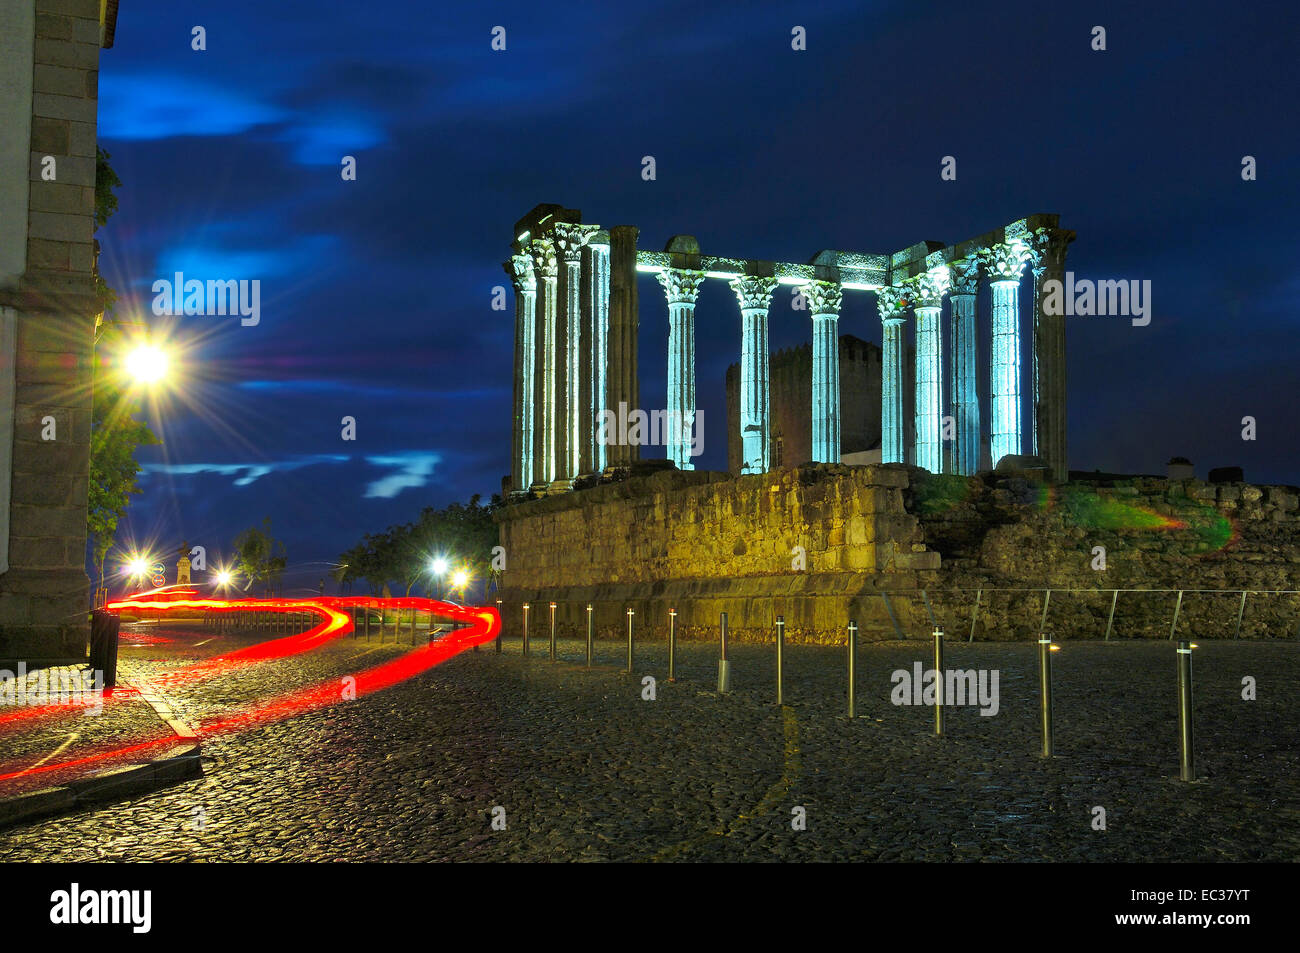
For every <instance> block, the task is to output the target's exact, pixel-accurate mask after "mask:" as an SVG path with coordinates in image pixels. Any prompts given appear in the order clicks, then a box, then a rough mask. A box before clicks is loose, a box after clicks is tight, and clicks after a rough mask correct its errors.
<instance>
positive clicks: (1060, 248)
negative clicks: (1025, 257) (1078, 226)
mask: <svg viewBox="0 0 1300 953" xmlns="http://www.w3.org/2000/svg"><path fill="white" fill-rule="evenodd" d="M1073 239H1074V232H1071V231H1067V230H1065V229H1063V228H1046V227H1044V228H1036V229H1034V232H1033V234H1032V235H1030V237H1029V249H1030V254H1031V259H1030V262H1031V264H1032V266H1033V269H1034V274H1035V275H1041V274H1042V273H1043V272H1044V271H1050V272H1052V273H1053V274H1059V273H1061V272H1062V271H1064V270H1065V249H1066V246H1068V245H1069V244H1070V242H1071V241H1072V240H1073Z"/></svg>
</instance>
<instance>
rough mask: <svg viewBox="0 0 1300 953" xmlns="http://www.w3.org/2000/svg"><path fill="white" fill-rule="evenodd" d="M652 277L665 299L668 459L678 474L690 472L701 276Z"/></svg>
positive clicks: (673, 272) (670, 272) (673, 271)
mask: <svg viewBox="0 0 1300 953" xmlns="http://www.w3.org/2000/svg"><path fill="white" fill-rule="evenodd" d="M655 277H656V278H658V279H659V284H661V285H662V286H663V289H664V294H665V295H667V297H668V440H667V443H668V448H667V449H668V459H669V460H671V461H673V463H675V464H676V465H677V469H679V470H694V469H695V464H694V463H693V462H692V460H691V455H690V442H691V434H692V433H693V432H694V428H695V299H696V297H697V296H698V295H699V293H700V285H702V284H703V283H704V272H702V271H692V270H689V269H684V268H665V269H664V270H663V271H661V272H659V273H658V274H657V275H656V276H655Z"/></svg>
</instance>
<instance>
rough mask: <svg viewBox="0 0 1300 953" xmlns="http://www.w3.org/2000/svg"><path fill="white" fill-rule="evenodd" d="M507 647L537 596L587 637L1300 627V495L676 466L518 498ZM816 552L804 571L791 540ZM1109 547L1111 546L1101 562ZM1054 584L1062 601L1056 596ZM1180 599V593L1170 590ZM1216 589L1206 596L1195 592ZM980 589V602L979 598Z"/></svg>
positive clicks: (1217, 631) (1147, 481) (505, 527)
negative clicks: (721, 620)
mask: <svg viewBox="0 0 1300 953" xmlns="http://www.w3.org/2000/svg"><path fill="white" fill-rule="evenodd" d="M499 520H500V529H501V543H502V545H503V546H504V547H505V548H506V556H507V570H506V574H505V579H504V588H503V591H502V599H503V605H502V609H503V614H504V621H505V631H506V635H507V638H510V637H516V638H517V637H518V634H519V629H520V623H521V620H522V605H523V604H524V603H525V602H527V603H529V604H530V605H531V606H532V607H533V608H532V610H531V630H532V634H533V636H534V637H536V638H542V639H544V638H545V637H546V635H547V634H548V627H549V618H548V609H549V603H550V602H551V601H554V602H555V603H556V604H557V623H558V626H557V627H558V630H559V631H560V633H561V634H562V635H565V636H576V635H580V634H582V633H584V632H585V630H586V611H585V607H586V605H587V604H588V603H590V604H591V605H592V606H593V611H594V620H595V626H596V629H597V632H598V634H599V635H600V636H601V637H618V638H624V637H625V636H626V631H627V616H626V610H627V609H628V608H631V609H633V610H634V612H635V616H634V624H635V627H636V632H637V634H638V635H637V637H638V638H652V639H653V638H663V637H664V635H665V633H666V630H667V619H668V610H669V609H673V608H675V609H677V610H678V617H677V618H678V623H677V625H678V633H679V635H680V636H681V637H682V638H688V639H689V638H707V639H716V638H717V631H718V616H719V614H720V613H722V612H726V613H727V614H728V621H729V628H730V631H731V632H732V633H733V634H734V635H735V636H736V637H737V638H739V639H750V640H770V639H771V637H772V631H773V629H772V624H773V622H774V620H775V618H776V616H778V615H782V616H784V617H785V619H786V623H787V635H788V636H789V638H790V639H791V640H792V641H817V642H843V641H844V638H845V624H846V622H847V621H848V620H849V619H854V620H856V621H857V622H858V623H859V626H860V637H861V638H862V639H863V640H864V641H869V640H873V639H876V640H879V639H894V638H898V637H900V636H901V637H904V638H926V637H928V633H929V631H930V628H931V626H932V624H938V625H941V626H943V627H944V629H945V631H946V632H947V633H948V637H949V638H950V639H962V640H964V639H966V638H968V637H970V635H971V632H972V622H974V637H975V638H977V639H981V640H985V639H994V640H1028V639H1030V638H1033V637H1036V634H1037V632H1038V627H1039V625H1040V623H1041V622H1042V619H1043V608H1044V603H1045V602H1047V609H1048V613H1047V628H1048V630H1049V631H1051V632H1052V634H1053V635H1054V636H1056V637H1058V638H1061V639H1067V638H1102V637H1103V636H1104V634H1105V632H1106V625H1107V619H1108V617H1109V615H1110V609H1111V603H1112V594H1113V590H1115V589H1121V590H1142V591H1125V592H1121V593H1120V596H1119V598H1118V602H1117V604H1116V609H1115V614H1114V619H1113V637H1114V638H1120V639H1122V638H1168V637H1169V633H1170V625H1171V622H1172V620H1173V614H1174V608H1175V606H1176V604H1177V599H1178V596H1177V590H1179V589H1183V590H1185V591H1184V595H1183V601H1182V605H1181V608H1180V609H1179V623H1178V629H1177V633H1178V637H1180V638H1189V637H1190V638H1198V639H1208V638H1232V637H1233V636H1234V635H1235V634H1236V631H1237V629H1236V621H1237V615H1238V612H1239V609H1240V595H1239V594H1238V593H1235V592H1229V590H1235V589H1251V590H1253V591H1254V592H1253V593H1252V595H1250V596H1249V597H1248V599H1247V603H1246V610H1245V612H1244V614H1243V616H1242V624H1241V630H1240V634H1241V637H1243V638H1253V637H1275V638H1294V637H1296V636H1297V634H1298V632H1297V625H1298V624H1300V598H1297V596H1295V595H1292V594H1287V593H1277V592H1266V590H1296V589H1300V490H1297V489H1296V488H1294V487H1284V486H1270V487H1257V486H1251V485H1244V484H1225V485H1218V486H1215V485H1209V484H1204V483H1198V482H1196V481H1181V482H1170V481H1167V480H1163V479H1155V478H1137V479H1133V480H1125V481H1076V482H1073V483H1069V484H1061V485H1050V484H1041V483H1036V482H1033V481H1031V480H1028V479H1026V478H1024V477H1020V476H1015V475H1009V476H1003V475H993V474H986V475H983V476H978V477H956V476H934V475H931V474H929V473H927V472H926V471H924V470H919V469H915V468H911V467H906V466H902V465H898V464H892V465H883V466H868V467H846V466H832V465H818V466H804V467H798V468H791V469H781V470H776V471H773V472H771V473H769V474H766V475H764V476H746V477H733V476H731V475H729V474H723V473H706V472H694V473H680V472H677V471H672V470H669V471H664V472H661V473H658V474H655V475H654V476H649V477H644V476H643V477H634V478H632V479H629V480H627V481H625V482H620V483H611V484H603V485H600V486H595V487H591V488H588V489H584V490H579V491H576V492H574V493H570V494H565V495H561V496H556V497H548V498H546V499H542V500H535V501H530V502H527V503H523V504H518V505H514V506H511V507H508V508H507V509H506V510H505V511H503V513H502V514H501V515H500V516H499ZM796 546H801V547H803V548H804V551H805V553H806V563H805V564H804V567H803V568H799V567H798V566H797V565H794V564H793V562H792V561H793V560H794V558H795V557H794V555H792V550H793V549H794V547H796ZM1096 547H1102V548H1104V549H1105V568H1104V569H1101V568H1093V567H1094V565H1097V566H1100V565H1101V563H1100V562H1098V561H1097V558H1098V553H1096V552H1095V551H1094V550H1095V548H1096ZM1048 589H1052V590H1053V591H1052V595H1051V596H1050V597H1048V596H1047V590H1048ZM1166 590H1167V591H1166ZM1191 590H1205V591H1199V592H1197V591H1191ZM977 594H978V601H979V606H978V611H976V601H977Z"/></svg>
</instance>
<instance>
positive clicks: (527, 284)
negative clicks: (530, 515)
mask: <svg viewBox="0 0 1300 953" xmlns="http://www.w3.org/2000/svg"><path fill="white" fill-rule="evenodd" d="M509 270H510V274H511V277H512V279H513V280H514V286H515V340H516V350H515V353H516V355H517V358H516V359H517V360H518V362H519V366H518V368H517V369H516V374H517V375H518V383H519V393H518V395H517V397H516V400H517V401H518V403H517V404H516V406H515V428H516V433H515V439H516V441H517V443H516V446H515V453H516V459H515V481H514V488H515V490H516V491H519V492H526V491H527V490H528V488H529V487H530V486H531V485H532V483H533V440H534V435H533V421H534V419H535V416H536V412H535V409H534V407H533V404H534V400H535V397H536V395H535V393H534V391H533V388H534V387H535V381H534V373H533V362H534V361H535V360H536V358H537V348H536V337H535V336H536V320H537V304H536V299H537V279H536V278H535V277H534V276H533V260H532V258H531V257H530V256H528V255H512V256H511V258H510V269H509Z"/></svg>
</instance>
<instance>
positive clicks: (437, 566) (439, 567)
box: [429, 556, 447, 599]
mask: <svg viewBox="0 0 1300 953" xmlns="http://www.w3.org/2000/svg"><path fill="white" fill-rule="evenodd" d="M429 568H430V569H431V570H432V571H433V575H434V578H436V579H437V580H438V598H439V599H441V598H442V577H443V575H444V574H445V573H446V572H447V560H445V559H443V558H442V557H441V556H438V557H436V558H435V559H434V560H433V562H431V563H430V564H429Z"/></svg>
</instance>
